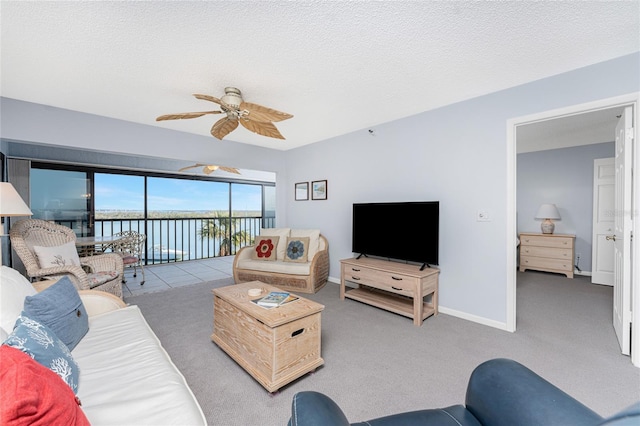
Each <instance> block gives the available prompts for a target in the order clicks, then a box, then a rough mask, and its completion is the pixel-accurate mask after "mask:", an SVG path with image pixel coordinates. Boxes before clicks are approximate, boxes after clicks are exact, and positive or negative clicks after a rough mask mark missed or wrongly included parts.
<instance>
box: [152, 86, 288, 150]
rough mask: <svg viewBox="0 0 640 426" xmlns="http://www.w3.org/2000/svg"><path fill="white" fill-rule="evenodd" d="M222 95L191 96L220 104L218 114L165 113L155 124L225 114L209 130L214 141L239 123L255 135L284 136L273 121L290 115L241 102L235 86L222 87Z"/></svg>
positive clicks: (280, 137)
mask: <svg viewBox="0 0 640 426" xmlns="http://www.w3.org/2000/svg"><path fill="white" fill-rule="evenodd" d="M224 93H225V94H224V96H223V97H222V98H220V99H218V98H216V97H214V96H209V95H199V94H195V95H193V96H195V97H196V98H197V99H201V100H204V101H209V102H213V103H216V104H218V105H220V109H221V111H217V110H214V111H200V112H184V113H177V114H166V115H161V116H160V117H158V118H156V121H164V120H181V119H187V118H198V117H202V116H203V115H207V114H225V116H224V117H222V118H221V119H220V120H218V121H216V122H215V123H214V125H213V127H211V135H212V136H213V137H215V138H218V139H221V140H222V138H224V137H225V136H227V135H228V134H229V133H231V132H232V131H234V130H235V129H236V128H237V127H238V123H240V124H242V126H243V127H244V128H245V129H247V130H249V131H251V132H254V133H257V134H259V135H262V136H268V137H270V138H276V139H284V136H282V134H281V133H280V132H279V131H278V129H277V128H276V126H275V125H274V124H273V122H278V121H282V120H286V119H288V118H291V117H293V115H291V114H287V113H286V112H282V111H278V110H275V109H272V108H267V107H265V106H262V105H258V104H254V103H251V102H245V101H244V100H243V99H242V93H241V92H240V90H239V89H236V88H235V87H226V88H225V89H224Z"/></svg>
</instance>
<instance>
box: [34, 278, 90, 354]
mask: <svg viewBox="0 0 640 426" xmlns="http://www.w3.org/2000/svg"><path fill="white" fill-rule="evenodd" d="M24 311H25V313H26V314H27V316H28V317H29V318H32V319H34V320H36V321H38V322H40V323H42V324H44V325H46V326H47V327H49V328H50V329H51V330H53V332H54V333H55V334H56V336H58V337H59V338H60V340H62V342H63V343H64V344H65V345H67V347H68V348H69V350H73V348H75V347H76V345H77V344H78V342H79V341H80V339H82V338H83V337H84V335H85V334H87V331H89V317H88V316H87V311H86V309H85V308H84V305H83V304H82V300H81V299H80V296H79V295H78V291H77V290H76V287H75V285H73V283H72V282H71V280H70V279H69V277H67V276H65V277H62V278H61V279H60V280H59V281H58V282H57V283H55V284H53V285H52V286H51V287H48V288H46V289H44V290H43V291H42V292H40V293H38V294H34V295H33V296H27V297H26V298H25V299H24Z"/></svg>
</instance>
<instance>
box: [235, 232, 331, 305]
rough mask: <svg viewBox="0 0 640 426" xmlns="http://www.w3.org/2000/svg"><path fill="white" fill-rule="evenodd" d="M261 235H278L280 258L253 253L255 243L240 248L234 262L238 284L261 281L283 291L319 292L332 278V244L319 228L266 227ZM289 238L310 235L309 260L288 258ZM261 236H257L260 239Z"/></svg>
mask: <svg viewBox="0 0 640 426" xmlns="http://www.w3.org/2000/svg"><path fill="white" fill-rule="evenodd" d="M260 236H277V237H278V238H279V241H278V246H277V249H276V253H277V256H276V260H274V261H265V260H259V259H256V258H255V256H254V255H253V252H254V250H255V246H254V245H251V246H246V247H243V248H242V249H240V250H239V251H238V252H237V253H236V256H235V259H234V261H233V278H234V281H235V282H236V284H239V283H245V282H249V281H261V282H263V283H265V284H270V285H273V286H276V287H278V288H281V289H283V290H290V291H294V292H300V293H315V292H317V291H318V290H320V289H321V288H322V287H324V285H325V284H326V283H327V279H328V278H329V243H328V241H327V239H326V238H325V237H324V236H323V235H321V234H320V230H318V229H291V228H266V229H261V231H260ZM288 237H303V238H304V237H308V238H309V250H308V260H307V261H306V262H291V261H285V260H284V258H285V252H286V245H287V238H288ZM257 239H258V237H256V240H257Z"/></svg>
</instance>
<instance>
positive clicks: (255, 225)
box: [94, 217, 275, 264]
mask: <svg viewBox="0 0 640 426" xmlns="http://www.w3.org/2000/svg"><path fill="white" fill-rule="evenodd" d="M94 226H95V235H96V236H105V235H113V234H115V233H117V232H121V231H136V232H140V233H142V234H145V235H146V236H147V240H146V243H145V244H146V247H145V253H146V259H145V261H146V264H158V263H167V262H179V261H183V260H196V259H206V258H212V257H220V256H230V255H235V254H236V253H237V251H238V250H240V249H241V248H242V247H244V246H246V245H250V244H253V240H254V239H255V237H256V235H259V234H260V228H273V227H274V226H275V218H263V217H231V218H226V217H215V218H212V217H202V218H193V217H189V218H175V217H172V218H153V219H97V220H96V221H95V224H94Z"/></svg>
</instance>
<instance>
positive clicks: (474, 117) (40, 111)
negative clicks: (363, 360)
mask: <svg viewBox="0 0 640 426" xmlns="http://www.w3.org/2000/svg"><path fill="white" fill-rule="evenodd" d="M639 64H640V54H634V55H628V56H624V57H621V58H617V59H614V60H611V61H607V62H604V63H600V64H596V65H593V66H589V67H586V68H582V69H578V70H574V71H572V72H568V73H565V74H561V75H558V76H554V77H549V78H546V79H543V80H540V81H535V82H532V83H529V84H526V85H522V86H518V87H515V88H511V89H508V90H504V91H500V92H496V93H492V94H488V95H486V96H482V97H478V98H475V99H471V100H468V101H465V102H460V103H456V104H453V105H449V106H446V107H443V108H439V109H436V110H432V111H427V112H424V113H422V114H418V115H415V116H412V117H408V118H405V119H402V120H397V121H393V122H389V123H385V124H381V125H378V126H375V127H373V129H374V130H375V134H374V136H372V135H370V134H369V132H368V131H367V129H362V130H360V131H356V132H353V133H349V134H346V135H343V136H340V137H336V138H332V139H328V140H326V141H322V142H318V143H315V144H312V145H308V146H304V147H301V148H297V149H294V150H290V151H286V152H280V151H273V150H268V149H261V148H257V147H253V146H249V145H243V144H236V143H231V142H225V141H212V140H211V138H209V137H203V136H195V135H189V134H186V133H181V132H174V131H170V130H166V129H161V128H157V127H153V126H143V125H138V124H134V123H128V122H123V121H119V120H114V119H110V118H105V117H97V116H93V115H89V114H82V113H76V112H72V111H66V110H60V109H56V108H51V107H47V106H43V105H36V104H29V103H26V102H20V101H15V100H10V99H6V98H1V99H0V107H1V108H2V114H1V116H0V118H1V122H0V137H1V138H6V139H11V140H16V141H32V142H37V143H44V144H51V145H57V146H71V147H76V148H80V149H92V150H98V151H112V152H116V153H121V154H131V155H138V156H139V155H146V154H147V153H149V152H153V153H155V154H157V156H161V157H164V158H175V159H182V160H189V161H192V160H194V159H198V158H201V159H202V160H203V161H205V162H208V161H218V162H220V163H223V164H225V165H229V166H234V167H240V168H249V169H254V170H267V171H274V172H276V173H277V177H276V179H277V184H276V188H277V199H278V201H277V216H278V226H285V225H286V226H290V227H305V228H307V227H313V228H320V229H321V230H322V233H323V234H324V235H326V236H327V238H328V240H329V245H330V259H331V270H330V276H331V277H332V278H339V276H340V268H339V261H340V259H342V258H346V257H351V255H352V253H351V205H352V204H353V203H354V202H360V201H398V200H439V201H440V202H441V204H440V209H441V211H440V212H441V224H440V267H441V270H442V272H441V275H440V305H441V306H442V307H444V308H445V309H448V310H449V312H451V313H456V312H459V313H462V314H464V315H465V316H467V317H470V318H473V317H476V318H478V319H480V320H483V321H485V322H488V323H491V322H494V323H495V324H496V325H499V324H504V323H506V319H507V318H506V317H507V296H506V295H507V270H506V263H507V251H508V250H513V247H507V241H506V240H507V229H506V213H507V186H508V185H507V166H506V165H507V128H506V126H507V120H509V119H511V118H514V117H521V116H525V115H529V114H534V113H539V112H542V111H548V110H552V109H556V108H561V107H566V106H570V105H576V104H581V103H585V102H590V101H594V100H599V99H605V98H609V97H613V96H619V95H623V94H628V93H632V92H637V91H639V90H640V81H639V79H638V75H639V74H640V66H639ZM434 84H437V82H434ZM373 89H374V88H372V90H373ZM322 179H327V180H328V200H326V201H294V198H293V194H294V192H293V189H294V183H295V182H304V181H313V180H322ZM478 210H486V211H488V212H489V214H490V216H491V219H492V220H491V221H490V222H477V221H476V213H477V211H478ZM416 226H420V224H419V221H403V222H399V223H389V222H381V223H380V228H379V230H378V231H379V232H395V231H396V230H397V231H399V232H404V233H405V234H406V235H407V238H411V229H412V227H416Z"/></svg>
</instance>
